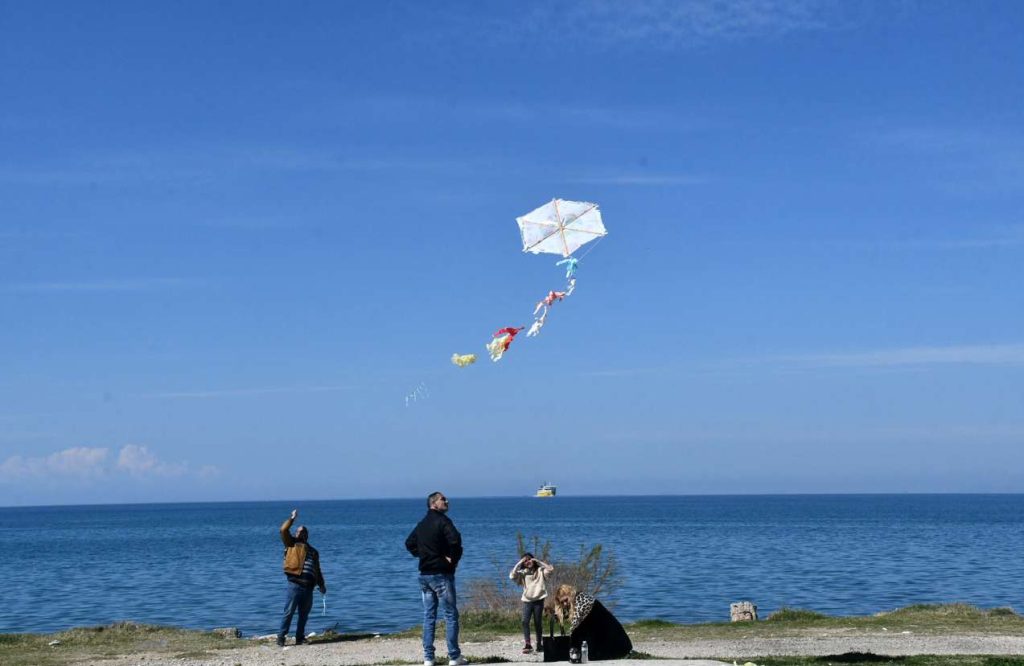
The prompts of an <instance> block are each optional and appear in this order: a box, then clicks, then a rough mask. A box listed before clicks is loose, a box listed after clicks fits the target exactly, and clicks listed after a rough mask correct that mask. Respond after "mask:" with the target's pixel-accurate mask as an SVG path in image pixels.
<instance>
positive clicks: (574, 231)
mask: <svg viewBox="0 0 1024 666" xmlns="http://www.w3.org/2000/svg"><path fill="white" fill-rule="evenodd" d="M516 223H518V224H519V233H520V235H521V236H522V238H523V252H532V253H533V254H540V253H541V252H547V253H550V254H560V255H562V256H563V257H565V258H566V259H568V258H569V255H571V254H572V253H573V252H575V251H576V250H578V249H579V248H580V247H581V246H583V245H585V244H587V243H589V242H590V241H592V240H596V239H598V238H602V237H604V236H606V235H607V234H608V232H607V231H606V230H605V228H604V223H603V222H602V221H601V211H599V210H598V209H597V204H592V203H588V202H586V201H566V200H564V199H552V200H551V201H550V202H548V203H546V204H544V205H543V206H541V207H540V208H537V209H535V210H532V211H530V212H529V213H527V214H526V215H522V216H520V217H517V218H516ZM576 261H577V262H578V261H579V260H576ZM569 265H570V267H571V270H573V272H575V264H574V263H572V262H569ZM567 270H568V269H567ZM566 277H572V276H566Z"/></svg>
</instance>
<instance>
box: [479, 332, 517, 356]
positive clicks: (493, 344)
mask: <svg viewBox="0 0 1024 666" xmlns="http://www.w3.org/2000/svg"><path fill="white" fill-rule="evenodd" d="M521 330H523V327H522V326H520V327H519V328H513V327H511V326H508V327H506V328H500V329H498V330H497V331H495V332H494V335H492V336H491V337H492V338H493V340H491V341H490V342H488V343H487V344H486V345H485V346H486V347H487V351H488V353H490V355H491V360H492V361H495V362H497V361H500V360H501V357H502V355H503V354H504V353H505V352H507V351H508V347H509V345H511V344H512V340H513V339H514V338H515V337H516V336H517V335H519V331H521Z"/></svg>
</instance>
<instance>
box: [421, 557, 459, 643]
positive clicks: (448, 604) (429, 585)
mask: <svg viewBox="0 0 1024 666" xmlns="http://www.w3.org/2000/svg"><path fill="white" fill-rule="evenodd" d="M420 591H421V592H422V593H423V659H424V660H425V661H434V626H435V625H436V624H437V604H438V602H440V603H441V609H442V610H443V611H444V623H445V638H446V639H447V640H448V659H449V660H452V659H458V658H459V657H460V656H461V655H462V653H461V652H460V651H459V609H458V608H457V607H456V606H455V576H454V575H452V574H422V575H420Z"/></svg>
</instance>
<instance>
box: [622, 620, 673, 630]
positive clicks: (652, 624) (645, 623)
mask: <svg viewBox="0 0 1024 666" xmlns="http://www.w3.org/2000/svg"><path fill="white" fill-rule="evenodd" d="M626 626H627V627H630V628H633V627H635V628H637V629H664V628H665V627H676V626H678V625H677V624H676V623H675V622H669V621H668V620H662V619H661V618H658V617H653V618H648V619H645V620H637V621H636V622H631V623H630V624H627V625H626Z"/></svg>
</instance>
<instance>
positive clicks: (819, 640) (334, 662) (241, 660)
mask: <svg viewBox="0 0 1024 666" xmlns="http://www.w3.org/2000/svg"><path fill="white" fill-rule="evenodd" d="M840 634H842V632H836V631H831V632H829V631H822V632H821V634H820V635H815V636H810V637H800V638H746V639H742V640H719V639H716V640H695V641H660V640H659V641H646V642H638V643H636V644H635V645H634V648H635V649H636V650H638V651H640V652H646V653H648V654H651V655H654V656H656V657H661V658H663V659H668V660H669V661H661V660H659V661H658V662H656V663H657V665H658V666H673V664H676V665H679V666H682V665H684V664H685V665H686V666H711V665H712V664H715V665H717V664H721V663H723V662H720V661H713V660H712V659H713V658H714V657H719V658H722V657H728V658H729V661H728V662H724V663H728V664H731V663H732V660H733V659H736V660H738V661H740V663H742V662H743V659H741V658H742V657H749V656H754V655H756V656H769V655H829V654H842V653H844V652H873V653H875V654H888V655H909V654H1015V655H1024V637H1021V636H970V635H964V636H915V635H913V634H897V635H887V634H878V635H874V634H859V635H855V636H854V635H846V636H843V635H840ZM437 645H438V647H439V648H440V649H439V651H438V657H439V659H440V658H441V657H442V656H443V654H444V641H443V640H442V641H440V642H439V643H438V644H437ZM521 648H522V643H521V642H520V640H519V639H518V638H505V639H499V640H493V641H487V642H482V643H463V644H462V651H463V654H465V655H466V656H467V657H468V658H470V659H472V658H473V657H477V658H483V657H503V658H505V659H508V660H511V661H515V662H524V663H529V662H535V663H539V662H542V661H543V659H542V657H541V655H538V654H533V655H524V654H522V653H521V652H520V649H521ZM420 649H421V648H420V642H419V639H415V638H402V639H395V638H371V639H363V640H358V641H340V642H337V643H329V644H324V645H301V646H294V645H288V646H286V647H285V648H283V649H282V648H279V647H277V646H276V645H274V644H273V642H272V641H253V640H246V639H240V640H239V647H238V648H236V649H232V650H217V651H212V652H209V653H207V654H208V656H198V655H196V656H190V655H166V654H163V655H161V654H144V653H139V654H133V655H130V656H124V657H119V658H116V659H106V660H104V661H103V662H102V663H103V664H110V665H116V666H127V665H129V664H131V665H133V666H162V665H166V666H198V665H200V664H202V665H204V666H236V665H238V664H241V665H244V666H310V665H311V664H317V665H323V666H354V665H357V664H360V665H361V664H381V663H385V662H390V663H392V664H394V663H395V662H397V661H404V662H416V663H419V660H420V659H421V652H420ZM446 663H447V662H445V661H440V660H439V661H438V664H439V666H444V665H445V664H446ZM615 663H616V664H643V665H644V666H650V665H651V663H652V662H650V661H631V660H623V661H618V662H615Z"/></svg>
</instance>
